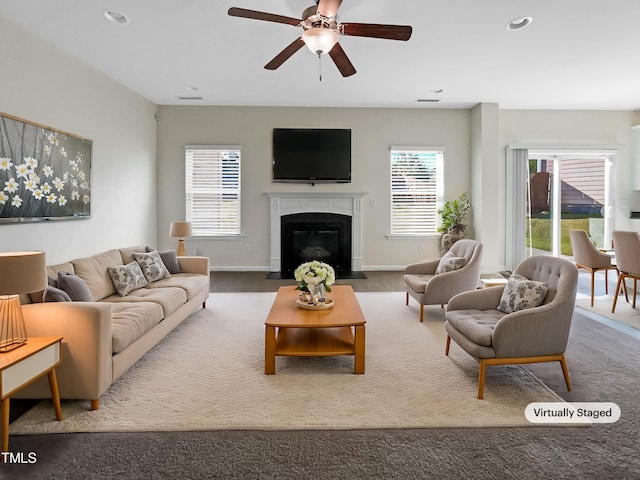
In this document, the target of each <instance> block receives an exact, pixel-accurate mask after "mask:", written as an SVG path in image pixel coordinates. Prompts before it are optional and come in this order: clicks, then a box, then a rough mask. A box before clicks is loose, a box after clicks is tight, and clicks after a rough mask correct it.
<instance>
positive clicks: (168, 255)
mask: <svg viewBox="0 0 640 480" xmlns="http://www.w3.org/2000/svg"><path fill="white" fill-rule="evenodd" d="M154 251H157V250H154V249H153V248H151V247H147V252H154ZM158 255H160V258H161V259H162V263H164V266H165V267H167V270H169V273H171V274H174V273H182V268H180V263H179V262H178V254H177V253H176V251H175V250H165V251H164V252H160V251H158Z"/></svg>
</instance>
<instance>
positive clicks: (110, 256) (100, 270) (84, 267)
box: [71, 249, 122, 301]
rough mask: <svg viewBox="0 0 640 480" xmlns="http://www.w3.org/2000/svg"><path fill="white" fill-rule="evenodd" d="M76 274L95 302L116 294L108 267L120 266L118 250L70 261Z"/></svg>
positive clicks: (120, 257)
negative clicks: (86, 286)
mask: <svg viewBox="0 0 640 480" xmlns="http://www.w3.org/2000/svg"><path fill="white" fill-rule="evenodd" d="M71 263H72V264H73V268H74V270H75V272H76V274H77V275H78V276H79V277H80V278H82V280H84V281H85V283H86V284H87V285H88V286H89V290H91V294H92V295H93V299H94V300H95V301H98V300H102V299H103V298H105V297H108V296H109V295H113V294H114V293H116V289H115V287H114V286H113V282H112V281H111V277H110V276H109V272H108V271H107V268H108V267H117V266H118V265H122V256H121V255H120V252H119V251H118V250H115V249H114V250H109V251H107V252H103V253H99V254H97V255H94V256H92V257H85V258H78V259H76V260H72V261H71Z"/></svg>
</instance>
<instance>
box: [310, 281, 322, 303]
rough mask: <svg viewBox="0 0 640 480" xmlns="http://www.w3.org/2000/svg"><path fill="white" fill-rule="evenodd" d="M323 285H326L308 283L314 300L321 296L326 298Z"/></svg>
mask: <svg viewBox="0 0 640 480" xmlns="http://www.w3.org/2000/svg"><path fill="white" fill-rule="evenodd" d="M323 287H324V285H323V284H322V283H321V284H319V285H307V288H308V289H309V294H310V295H311V298H312V301H313V302H317V301H318V300H319V299H320V298H324V289H323Z"/></svg>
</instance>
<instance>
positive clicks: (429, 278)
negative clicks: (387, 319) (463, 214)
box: [404, 239, 482, 322]
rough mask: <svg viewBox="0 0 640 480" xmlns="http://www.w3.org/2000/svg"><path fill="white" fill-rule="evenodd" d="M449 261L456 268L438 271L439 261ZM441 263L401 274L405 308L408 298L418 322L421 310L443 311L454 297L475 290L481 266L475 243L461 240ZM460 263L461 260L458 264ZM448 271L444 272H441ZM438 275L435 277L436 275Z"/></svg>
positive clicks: (414, 267)
mask: <svg viewBox="0 0 640 480" xmlns="http://www.w3.org/2000/svg"><path fill="white" fill-rule="evenodd" d="M445 257H446V258H449V259H452V264H454V265H456V266H459V265H460V264H462V266H461V267H460V268H457V269H455V270H451V271H442V272H440V271H438V266H439V265H440V266H441V267H442V265H441V264H443V263H444V262H443V259H445ZM445 257H443V259H438V260H432V261H429V262H424V263H414V264H412V265H409V266H408V267H407V268H405V270H404V287H405V290H406V292H407V293H406V298H405V303H406V304H407V305H409V296H412V297H413V298H414V299H416V301H417V302H418V304H419V305H420V321H421V322H422V321H423V320H424V306H425V305H438V304H440V305H441V306H443V307H444V305H445V304H447V303H449V299H451V297H453V296H454V295H457V294H458V293H461V292H466V291H468V290H475V289H476V288H478V283H479V281H480V269H481V266H482V264H481V262H482V244H481V243H480V242H477V241H475V240H468V239H462V240H458V241H457V242H456V243H454V244H453V246H452V247H451V249H450V250H449V252H447V254H445ZM459 259H464V260H459ZM442 270H448V268H446V267H445V268H442ZM437 271H438V273H436V272H437Z"/></svg>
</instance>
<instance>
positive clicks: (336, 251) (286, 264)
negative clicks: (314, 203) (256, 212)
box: [280, 213, 352, 277]
mask: <svg viewBox="0 0 640 480" xmlns="http://www.w3.org/2000/svg"><path fill="white" fill-rule="evenodd" d="M280 221H281V229H280V232H281V233H280V234H281V243H280V244H281V249H282V251H281V255H280V261H281V275H282V276H283V277H293V272H294V270H295V269H296V268H297V267H298V265H300V264H301V263H304V262H310V261H312V260H319V261H321V262H325V263H328V264H329V265H331V266H332V267H333V268H334V270H335V271H336V276H340V274H341V273H342V274H344V273H348V272H351V268H352V265H351V217H350V216H348V215H339V214H335V213H296V214H292V215H284V216H282V217H281V220H280Z"/></svg>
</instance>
